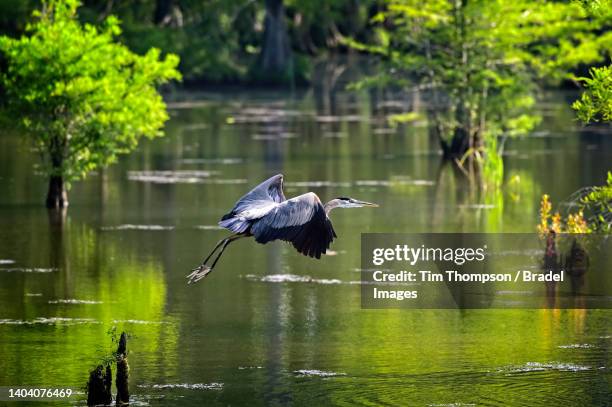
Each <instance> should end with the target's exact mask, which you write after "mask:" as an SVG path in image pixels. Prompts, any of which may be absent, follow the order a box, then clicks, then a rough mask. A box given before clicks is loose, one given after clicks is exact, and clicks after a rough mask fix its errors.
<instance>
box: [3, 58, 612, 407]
mask: <svg viewBox="0 0 612 407" xmlns="http://www.w3.org/2000/svg"><path fill="white" fill-rule="evenodd" d="M351 75H353V74H352V73H351V68H350V67H349V68H348V69H345V70H343V71H341V72H340V71H339V73H338V77H337V78H336V79H335V82H334V81H331V82H329V83H328V84H325V85H321V86H322V88H321V89H317V90H313V91H309V92H296V93H294V94H292V95H289V94H278V93H272V92H270V93H266V92H263V93H257V94H245V93H224V94H221V95H219V94H206V95H204V97H205V99H206V100H205V101H204V102H203V103H200V102H198V100H194V99H199V98H201V96H202V95H196V96H193V95H178V96H177V97H178V98H182V99H180V100H176V102H177V103H174V104H173V105H172V106H174V107H173V109H172V112H171V113H172V120H171V121H170V123H169V124H168V136H167V137H166V138H163V139H158V140H155V141H152V142H145V143H144V144H143V145H142V146H141V148H140V149H139V151H138V152H137V153H136V154H134V155H133V156H130V157H124V158H123V159H122V160H120V162H119V163H118V165H116V166H113V167H111V168H109V169H108V170H106V171H103V172H101V173H99V174H97V175H92V176H91V177H90V178H89V179H88V180H86V181H84V182H81V183H78V184H75V185H74V188H73V190H72V191H71V198H72V199H71V205H72V206H71V207H70V208H69V210H68V213H67V214H66V215H65V219H64V221H63V222H57V223H55V224H54V221H53V220H50V219H49V218H48V215H47V212H46V210H45V209H44V208H39V204H40V196H41V195H40V193H41V191H43V192H44V190H45V185H44V180H43V179H42V178H39V177H37V176H35V175H33V171H32V168H31V166H32V163H33V162H35V157H33V156H32V155H31V153H30V152H29V151H28V148H27V146H26V145H24V144H23V143H21V141H20V139H19V137H18V135H14V136H10V135H3V136H2V137H0V187H2V189H3V191H4V192H5V193H3V194H1V195H0V243H1V244H0V259H2V261H3V262H4V264H2V265H1V267H0V268H15V269H22V270H25V269H31V270H33V269H37V268H41V269H46V270H49V272H45V273H36V272H0V309H2V311H1V312H0V370H2V371H3V372H4V373H3V374H2V375H0V385H3V386H4V385H11V384H12V385H14V384H26V383H29V384H32V385H42V384H46V385H50V384H54V383H57V384H65V385H70V386H73V387H75V388H76V387H80V386H82V385H83V384H84V382H85V380H86V374H87V371H88V369H89V368H91V367H92V366H93V365H95V364H96V362H97V361H98V359H99V358H100V357H101V356H102V355H104V354H106V353H107V352H108V351H109V349H107V348H108V347H107V346H106V345H105V343H107V342H108V341H106V342H105V341H104V339H105V338H106V331H107V330H108V328H109V327H110V326H112V325H117V326H118V329H121V330H126V331H129V332H132V333H133V334H134V338H133V339H132V340H131V346H132V349H133V351H132V352H133V353H131V354H130V365H131V368H132V374H133V376H132V380H131V384H132V385H133V386H134V387H133V388H132V389H131V392H132V393H133V394H135V395H137V397H138V400H139V401H142V402H148V403H150V404H164V403H172V402H177V403H179V402H180V403H181V404H182V405H202V404H206V405H228V404H234V405H236V404H244V403H250V404H258V405H263V404H287V403H293V404H296V405H312V404H318V405H324V404H342V403H344V404H351V405H352V404H385V403H387V404H392V405H395V404H398V403H403V404H407V405H428V404H431V405H436V404H438V405H439V404H452V403H456V404H459V403H462V404H470V403H480V404H488V405H500V406H501V405H508V403H511V404H513V405H517V406H519V405H550V404H571V405H576V406H580V405H585V406H586V405H604V404H605V403H606V402H607V400H608V399H609V384H608V383H607V381H606V378H605V375H606V374H607V372H608V371H609V366H610V356H609V355H610V352H609V346H610V328H609V319H610V311H605V310H601V311H600V310H556V309H549V310H508V311H504V310H468V311H461V312H460V311H453V310H441V311H436V310H415V311H402V310H388V311H380V310H361V309H360V287H359V285H358V284H351V282H352V281H355V280H357V279H358V276H357V274H356V273H355V271H354V270H355V269H357V268H359V267H360V259H359V250H360V249H359V248H360V233H363V232H425V231H438V232H453V231H466V232H468V231H473V232H475V231H479V232H531V231H532V230H534V224H535V223H536V222H535V220H536V219H537V212H538V205H539V198H540V196H541V194H542V193H544V192H546V193H549V194H550V195H551V199H553V200H554V201H560V200H562V199H564V198H565V197H566V196H568V195H569V194H570V193H571V192H573V191H574V190H576V189H578V188H579V187H581V186H583V185H592V184H596V183H598V182H600V180H601V179H603V175H604V174H605V172H606V170H608V169H609V168H607V163H609V162H612V160H611V159H612V156H611V153H610V152H611V151H612V144H611V143H612V141H611V140H612V139H610V137H607V136H608V135H606V134H595V133H586V132H579V131H578V130H577V129H575V126H574V124H573V122H572V121H571V115H570V114H569V113H568V109H569V108H567V107H566V106H567V104H566V103H565V101H564V100H563V97H562V96H561V95H559V94H550V95H547V96H546V97H547V99H546V101H547V104H546V105H544V107H543V109H544V110H545V111H544V113H545V114H544V119H543V123H542V127H541V129H540V130H541V131H545V132H548V135H549V136H550V137H549V136H546V137H544V136H543V135H545V134H544V133H542V134H541V137H534V138H526V139H519V140H511V141H509V142H508V144H507V146H506V151H507V152H515V153H511V154H507V155H506V157H505V168H504V174H506V175H505V177H506V179H505V184H504V188H502V189H500V190H484V189H479V188H478V187H475V188H471V187H470V185H469V181H467V180H466V178H465V176H464V175H463V174H461V173H460V172H457V171H456V169H454V168H453V167H452V166H440V156H439V153H438V151H437V150H438V147H437V145H436V144H435V143H432V140H431V139H430V135H429V133H428V129H427V128H426V127H424V126H423V125H422V123H418V122H416V123H414V124H413V125H409V124H402V125H399V126H398V127H397V128H395V130H394V131H393V132H392V131H390V130H388V129H389V127H388V125H387V123H386V121H385V118H386V117H388V116H389V115H390V114H393V113H396V112H398V111H400V109H404V107H406V106H407V107H408V108H412V107H415V108H417V109H418V106H419V104H420V103H421V101H420V100H419V99H418V95H416V96H410V97H407V98H406V97H398V96H397V95H395V94H393V92H390V91H383V90H372V91H369V92H363V93H350V94H349V93H346V92H341V91H338V89H340V88H341V87H342V83H343V82H346V81H347V80H349V79H350V78H351ZM324 88H325V89H324ZM183 102H189V103H183ZM243 117H244V118H246V119H245V120H243ZM270 117H271V118H270ZM230 118H233V119H234V120H233V121H232V120H229V119H230ZM357 118H358V120H357ZM246 120H249V122H247V121H246ZM251 120H253V121H254V122H251ZM278 132H281V133H287V134H295V137H277V138H275V139H260V140H257V139H254V138H253V136H255V135H257V134H267V135H269V134H276V133H278ZM326 134H327V135H330V134H333V135H342V136H343V137H336V136H334V137H325V135H326ZM593 145H595V146H596V147H597V148H591V147H589V146H593ZM553 151H554V153H550V152H553ZM545 152H546V153H545ZM160 172H161V173H160ZM276 173H284V175H285V178H286V180H287V191H288V192H289V193H290V194H291V195H294V194H296V195H297V194H300V193H304V192H307V191H310V190H312V191H314V192H316V193H317V194H318V195H319V196H320V197H321V198H322V199H330V198H333V197H336V196H342V195H347V194H348V192H351V195H355V196H359V197H360V198H362V199H364V200H366V201H372V202H377V203H379V204H380V205H381V210H379V211H368V212H363V213H360V214H359V216H358V217H355V216H354V214H347V213H341V212H339V213H337V214H334V225H335V228H336V231H337V233H338V235H339V236H340V239H338V240H337V241H335V242H334V245H333V246H332V249H333V250H334V251H335V252H337V255H335V256H325V258H324V259H323V260H321V261H314V260H311V259H308V258H305V257H303V256H300V255H299V254H297V253H295V252H294V251H293V249H292V248H291V247H290V246H289V247H287V246H285V245H283V244H282V243H274V244H270V245H266V246H259V245H256V243H254V242H252V241H246V240H245V241H238V242H236V243H235V244H236V246H235V247H234V248H233V251H232V252H231V255H230V253H229V252H228V256H227V257H224V258H223V259H222V260H221V261H220V263H219V265H218V269H217V271H216V272H215V273H214V274H213V275H212V277H211V278H210V279H209V280H208V281H205V284H201V285H198V286H191V287H187V286H186V285H185V280H184V275H185V274H186V273H187V272H188V270H189V269H190V268H191V267H192V265H193V264H197V263H198V262H199V261H200V260H201V259H202V257H203V256H204V255H205V254H206V251H207V250H209V249H210V248H211V247H212V246H213V245H214V243H215V242H217V241H218V240H220V239H221V238H223V237H224V236H225V233H224V231H222V230H219V229H218V228H217V227H216V223H217V221H218V219H219V218H220V217H221V216H222V215H223V214H224V213H225V211H226V210H227V208H228V205H231V203H233V202H234V201H235V200H236V199H237V198H239V197H240V196H241V195H242V194H243V193H244V187H245V185H255V184H257V183H258V182H259V181H261V180H263V179H266V178H267V176H269V175H273V174H276ZM130 174H132V175H134V174H135V175H137V176H142V175H144V176H151V175H153V176H159V175H161V177H162V178H165V179H164V181H166V180H167V179H170V180H171V181H183V178H186V179H190V178H195V179H197V180H198V182H153V181H152V180H151V179H138V180H136V179H133V180H131V179H130V178H129V177H130ZM194 174H195V175H194ZM203 174H207V175H206V176H204V175H203ZM174 178H181V179H180V180H177V179H174ZM559 180H563V181H562V182H559ZM230 181H231V182H230ZM238 181H240V182H238ZM349 190H350V191H349ZM54 228H59V229H55V230H54ZM542 255H543V253H542V252H539V253H538V256H540V258H541V256H542ZM8 260H10V261H12V262H14V263H10V264H9V263H7V261H8ZM587 275H588V273H587ZM278 276H284V277H278ZM286 276H298V277H292V278H293V279H294V280H296V281H277V282H272V280H274V279H281V280H282V279H285V280H286V279H288V277H286ZM305 276H308V278H306V280H304V278H305ZM335 280H338V281H341V282H342V284H336V283H334V284H324V283H320V282H322V281H326V282H329V281H335ZM577 290H578V291H579V287H578V286H577ZM49 301H57V303H49ZM60 301H61V302H60ZM79 301H93V302H95V303H78V302H79ZM2 321H4V322H2ZM571 344H592V345H594V346H593V347H573V348H560V347H559V346H566V345H571ZM67 348H70V349H72V350H73V351H72V352H70V353H69V354H68V353H66V352H65V349H67ZM41 349H44V350H45V357H44V358H42V357H41V356H40V350H41ZM245 367H252V368H249V369H246V368H245ZM568 367H574V369H572V368H568ZM577 367H585V368H586V367H588V369H580V368H577ZM241 368H242V369H241ZM296 372H310V373H309V374H302V373H296ZM315 372H318V374H316V373H315ZM325 374H336V375H335V376H328V377H325ZM216 383H218V384H221V386H217V387H215V388H209V387H210V386H212V385H213V384H216ZM164 386H165V387H164ZM162 395H163V398H161V396H162Z"/></svg>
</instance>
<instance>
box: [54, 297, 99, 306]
mask: <svg viewBox="0 0 612 407" xmlns="http://www.w3.org/2000/svg"><path fill="white" fill-rule="evenodd" d="M48 303H49V304H73V305H81V304H102V301H93V300H79V299H76V298H60V299H57V300H49V301H48Z"/></svg>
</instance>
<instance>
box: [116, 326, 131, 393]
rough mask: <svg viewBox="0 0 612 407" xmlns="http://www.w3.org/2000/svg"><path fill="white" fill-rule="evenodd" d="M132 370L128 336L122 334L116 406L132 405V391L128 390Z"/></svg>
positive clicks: (119, 350) (119, 349) (118, 354)
mask: <svg viewBox="0 0 612 407" xmlns="http://www.w3.org/2000/svg"><path fill="white" fill-rule="evenodd" d="M129 374H130V368H129V366H128V361H127V335H126V334H125V332H122V333H121V338H120V339H119V346H118V348H117V376H116V378H115V385H116V386H117V397H116V399H115V400H116V404H117V405H124V404H129V403H130V391H129V390H128V379H129Z"/></svg>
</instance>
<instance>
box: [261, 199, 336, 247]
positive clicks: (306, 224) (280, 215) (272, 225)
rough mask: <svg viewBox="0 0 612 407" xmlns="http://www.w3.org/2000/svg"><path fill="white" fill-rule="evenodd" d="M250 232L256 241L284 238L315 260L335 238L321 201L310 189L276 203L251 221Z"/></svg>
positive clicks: (262, 241)
mask: <svg viewBox="0 0 612 407" xmlns="http://www.w3.org/2000/svg"><path fill="white" fill-rule="evenodd" d="M251 233H252V234H253V236H254V237H255V240H256V241H257V242H259V243H267V242H270V241H272V240H277V239H280V240H286V241H288V242H291V243H292V244H293V247H295V248H296V249H297V251H298V252H300V253H302V254H304V255H306V256H310V257H316V258H317V259H319V258H321V255H322V254H324V253H325V252H326V251H327V249H328V248H329V245H330V244H331V242H332V241H333V240H334V238H335V237H336V232H335V231H334V228H333V226H332V224H331V221H330V220H329V218H328V217H327V215H326V214H325V209H324V208H323V205H322V204H321V200H320V199H319V197H318V196H317V195H316V194H315V193H313V192H309V193H307V194H304V195H300V196H297V197H295V198H291V199H289V200H287V201H284V202H281V203H278V204H276V205H275V207H274V208H273V209H272V210H270V211H269V212H268V213H266V214H265V215H264V216H262V217H261V218H260V219H257V220H255V221H254V222H253V224H252V227H251Z"/></svg>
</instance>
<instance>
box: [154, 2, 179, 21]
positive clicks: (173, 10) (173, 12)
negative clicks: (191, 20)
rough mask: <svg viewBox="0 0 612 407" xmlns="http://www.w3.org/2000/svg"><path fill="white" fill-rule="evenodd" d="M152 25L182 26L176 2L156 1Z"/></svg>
mask: <svg viewBox="0 0 612 407" xmlns="http://www.w3.org/2000/svg"><path fill="white" fill-rule="evenodd" d="M153 23H154V24H155V25H158V26H171V27H182V26H183V13H182V11H181V8H180V6H179V4H177V1H176V0H156V1H155V12H154V15H153Z"/></svg>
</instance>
